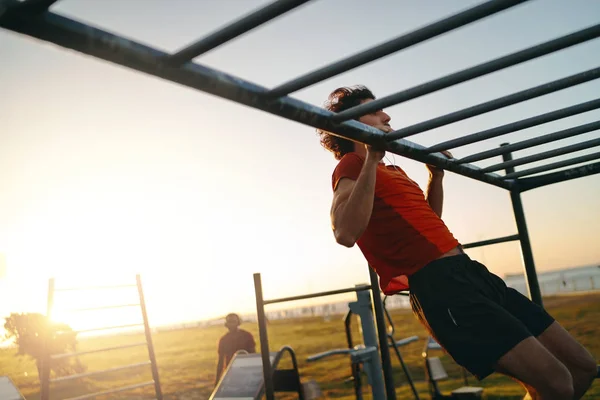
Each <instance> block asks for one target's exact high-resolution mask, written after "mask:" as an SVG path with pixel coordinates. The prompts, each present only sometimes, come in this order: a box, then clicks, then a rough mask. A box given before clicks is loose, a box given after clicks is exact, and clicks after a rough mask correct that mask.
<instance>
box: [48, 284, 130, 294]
mask: <svg viewBox="0 0 600 400" xmlns="http://www.w3.org/2000/svg"><path fill="white" fill-rule="evenodd" d="M129 287H137V285H136V284H128V285H112V286H110V285H107V286H82V287H66V288H57V289H54V291H55V292H71V291H75V290H77V291H79V290H81V291H85V290H104V289H121V288H129Z"/></svg>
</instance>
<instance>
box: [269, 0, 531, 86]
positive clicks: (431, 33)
mask: <svg viewBox="0 0 600 400" xmlns="http://www.w3.org/2000/svg"><path fill="white" fill-rule="evenodd" d="M520 3H524V1H523V0H509V1H506V0H492V1H488V2H486V3H483V4H480V5H478V6H475V7H473V8H470V9H468V10H465V11H462V12H459V13H457V14H454V15H452V16H450V17H446V18H443V19H441V20H438V21H436V22H434V23H432V24H429V25H426V26H424V27H422V28H419V29H417V30H415V31H412V32H410V33H408V34H405V35H402V36H399V37H397V38H394V39H392V40H389V41H387V42H385V43H382V44H380V45H378V46H375V47H372V48H370V49H367V50H365V51H362V52H360V53H357V54H354V55H352V56H350V57H347V58H344V59H342V60H340V61H337V62H335V63H333V64H330V65H327V66H325V67H323V68H320V69H317V70H315V71H312V72H310V73H308V74H306V75H303V76H301V77H298V78H296V79H293V80H291V81H289V82H286V83H284V84H282V85H280V86H277V87H275V88H274V89H272V90H271V91H269V96H270V97H280V96H285V95H288V94H290V93H292V92H296V91H298V90H300V89H303V88H306V87H308V86H311V85H314V84H315V83H318V82H321V81H324V80H325V79H328V78H331V77H333V76H335V75H339V74H341V73H343V72H346V71H349V70H351V69H353V68H356V67H359V66H361V65H365V64H367V63H370V62H372V61H375V60H377V59H380V58H382V57H385V56H387V55H390V54H392V53H395V52H397V51H400V50H403V49H406V48H408V47H411V46H413V45H415V44H418V43H421V42H424V41H426V40H429V39H431V38H434V37H436V36H439V35H441V34H443V33H447V32H450V31H452V30H454V29H457V28H460V27H461V26H464V25H467V24H469V23H471V22H475V21H477V20H480V19H483V18H485V17H488V16H490V15H492V14H495V13H498V12H500V11H503V10H506V9H508V8H510V7H513V6H516V5H518V4H520Z"/></svg>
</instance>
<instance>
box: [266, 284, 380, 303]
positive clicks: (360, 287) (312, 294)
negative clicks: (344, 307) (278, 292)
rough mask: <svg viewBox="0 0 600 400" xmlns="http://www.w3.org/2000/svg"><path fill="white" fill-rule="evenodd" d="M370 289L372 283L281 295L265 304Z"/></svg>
mask: <svg viewBox="0 0 600 400" xmlns="http://www.w3.org/2000/svg"><path fill="white" fill-rule="evenodd" d="M370 289H371V285H364V286H357V287H353V288H347V289H337V290H329V291H326V292H317V293H310V294H302V295H299V296H290V297H281V298H279V299H272V300H265V301H264V304H265V305H267V304H275V303H284V302H287V301H295V300H304V299H313V298H315V297H325V296H333V295H336V294H343V293H354V292H360V291H362V290H370Z"/></svg>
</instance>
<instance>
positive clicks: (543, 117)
mask: <svg viewBox="0 0 600 400" xmlns="http://www.w3.org/2000/svg"><path fill="white" fill-rule="evenodd" d="M597 108H600V99H596V100H590V101H586V102H584V103H579V104H576V105H574V106H570V107H565V108H561V109H559V110H554V111H551V112H548V113H545V114H540V115H536V116H535V117H531V118H526V119H522V120H520V121H516V122H511V123H509V124H506V125H501V126H498V127H495V128H491V129H487V130H484V131H481V132H477V133H472V134H470V135H467V136H463V137H460V138H456V139H452V140H448V141H446V142H442V143H439V144H436V145H434V146H431V147H429V148H427V152H428V153H437V152H440V151H443V150H448V149H453V148H455V147H459V146H465V145H467V144H471V143H475V142H479V141H482V140H486V139H491V138H494V137H497V136H502V135H506V134H507V133H512V132H516V131H520V130H523V129H527V128H531V127H533V126H537V125H541V124H545V123H547V122H552V121H556V120H558V119H562V118H567V117H572V116H573V115H577V114H582V113H584V112H588V111H591V110H595V109H597Z"/></svg>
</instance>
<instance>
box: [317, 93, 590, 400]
mask: <svg viewBox="0 0 600 400" xmlns="http://www.w3.org/2000/svg"><path fill="white" fill-rule="evenodd" d="M373 99H375V96H374V95H373V93H371V91H370V90H369V89H367V88H366V87H364V86H358V87H345V88H339V89H336V90H334V91H333V92H332V93H331V94H330V96H329V99H328V101H327V103H326V108H327V109H329V110H330V111H333V112H341V111H344V110H346V109H348V108H350V107H353V106H357V105H359V104H363V103H366V102H369V101H372V100H373ZM390 119H391V118H390V117H389V115H387V114H386V113H384V112H383V111H382V110H378V111H375V112H373V113H370V114H368V115H364V116H362V117H360V118H359V121H360V122H362V123H364V124H366V125H370V126H373V127H375V128H378V129H380V130H382V131H383V132H387V133H389V132H391V131H392V128H391V126H390ZM319 134H320V139H321V144H322V145H323V146H324V147H325V148H326V149H327V150H329V151H331V152H332V153H333V155H334V157H335V158H336V159H337V160H339V162H338V164H337V166H336V168H335V170H334V171H333V176H332V188H333V192H334V195H333V202H332V206H331V222H332V229H333V233H334V236H335V239H336V241H337V242H338V243H339V244H341V245H343V246H346V247H353V246H354V244H358V247H359V248H360V250H361V251H362V253H363V255H364V256H365V258H366V259H367V261H368V263H369V264H370V265H371V267H372V268H373V269H374V270H375V271H376V272H377V274H378V275H379V278H380V285H381V289H382V291H383V292H384V293H385V294H388V295H390V294H394V293H398V292H399V291H401V290H406V289H409V288H410V301H411V305H412V309H413V312H414V313H415V315H416V316H417V317H418V318H419V320H420V321H421V323H422V324H423V325H424V326H425V328H426V329H427V330H428V331H429V333H430V334H431V336H433V337H434V338H435V339H436V340H437V341H438V343H439V344H440V345H441V346H442V347H443V348H444V349H445V351H446V352H447V353H448V354H449V355H450V356H451V357H453V358H454V360H455V361H456V362H457V363H458V364H460V365H461V366H463V367H464V368H466V369H467V370H468V371H469V372H471V373H472V374H473V375H475V376H476V377H477V378H478V379H480V380H482V379H484V378H485V377H487V376H488V375H490V374H492V373H493V372H499V373H502V374H505V375H508V376H511V377H513V378H514V379H516V380H518V381H519V382H521V383H522V384H523V385H524V386H525V388H526V390H527V391H528V393H529V395H530V396H531V397H532V398H537V399H544V400H548V399H579V398H581V397H582V396H583V395H584V393H585V392H586V391H587V390H588V388H589V387H590V385H591V383H592V381H593V379H594V377H595V375H596V362H595V360H594V359H593V358H592V356H591V354H590V353H589V352H588V351H587V350H586V349H585V348H584V347H583V346H581V345H580V344H579V343H578V342H577V341H576V340H575V339H574V338H573V337H572V336H571V335H570V334H569V333H568V332H567V331H566V330H565V329H564V328H563V327H561V326H560V325H559V323H558V322H556V321H555V320H554V318H553V317H552V316H550V315H549V314H548V313H547V312H546V311H545V310H544V309H543V308H542V307H540V306H538V305H537V304H535V303H533V302H531V301H530V300H529V299H527V298H526V297H525V296H523V295H522V294H520V293H519V292H518V291H516V290H514V289H512V288H509V287H507V286H506V284H505V283H504V281H503V280H502V279H501V278H499V277H498V276H496V275H494V274H493V273H491V272H490V271H488V269H487V268H486V267H485V266H484V265H483V264H481V263H479V262H477V261H475V260H472V259H471V258H470V257H469V256H468V255H466V254H465V253H464V252H463V249H462V247H461V244H460V242H459V241H458V240H457V239H456V238H455V237H454V236H453V234H452V232H451V231H450V230H449V229H448V227H447V226H446V224H445V223H444V221H443V220H442V219H441V216H442V206H443V188H442V180H443V177H444V171H443V170H442V169H438V168H436V167H434V166H431V165H428V166H427V168H428V170H429V181H428V184H427V190H426V192H425V193H423V191H422V190H421V189H420V187H419V186H418V185H417V183H415V182H414V181H413V180H411V179H410V178H409V177H408V176H407V175H406V173H405V172H404V171H403V170H402V169H401V168H400V167H397V166H395V165H389V166H386V165H385V164H384V163H383V162H382V161H381V160H382V159H383V157H384V155H385V152H384V151H381V150H378V149H375V148H373V147H371V146H368V145H364V144H361V143H355V142H352V141H350V140H347V139H344V138H340V137H338V136H335V135H332V134H329V133H328V132H325V131H319ZM445 155H446V156H447V157H451V154H450V153H448V152H446V153H445Z"/></svg>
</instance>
